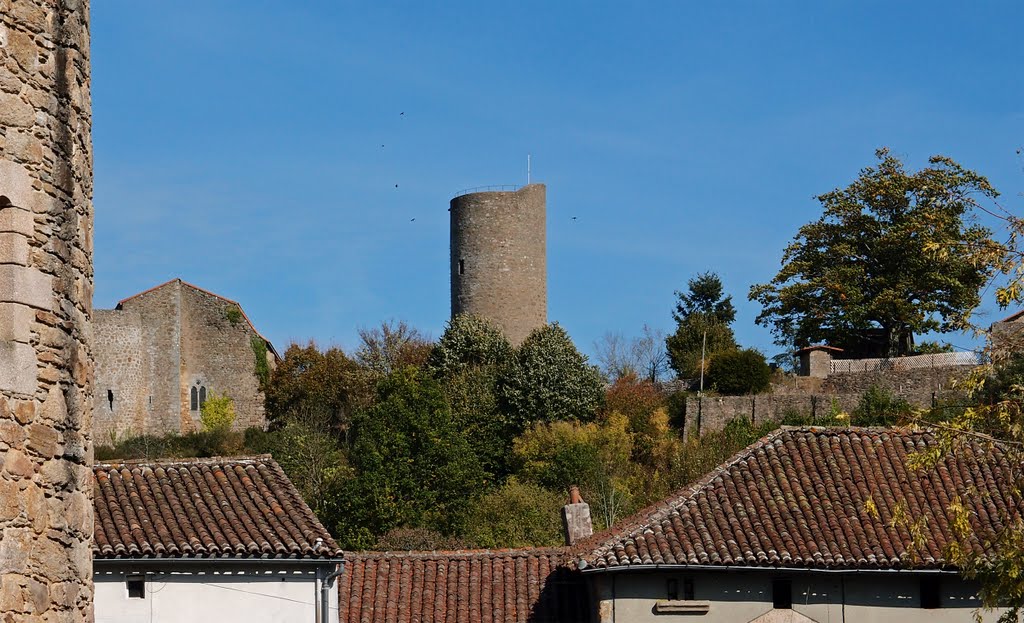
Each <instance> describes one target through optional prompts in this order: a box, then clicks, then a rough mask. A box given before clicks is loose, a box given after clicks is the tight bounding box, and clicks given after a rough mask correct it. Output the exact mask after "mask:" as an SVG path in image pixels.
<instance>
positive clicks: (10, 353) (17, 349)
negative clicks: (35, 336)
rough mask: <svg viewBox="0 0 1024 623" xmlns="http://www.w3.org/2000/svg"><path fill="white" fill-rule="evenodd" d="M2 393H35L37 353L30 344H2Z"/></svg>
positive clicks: (0, 379) (0, 348) (0, 358)
mask: <svg viewBox="0 0 1024 623" xmlns="http://www.w3.org/2000/svg"><path fill="white" fill-rule="evenodd" d="M0 391H3V392H12V393H15V394H24V395H31V394H34V393H35V391H36V351H35V349H33V348H32V347H31V346H29V345H28V344H20V343H18V342H0Z"/></svg>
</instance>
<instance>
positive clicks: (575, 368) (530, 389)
mask: <svg viewBox="0 0 1024 623" xmlns="http://www.w3.org/2000/svg"><path fill="white" fill-rule="evenodd" d="M603 386H604V383H603V381H602V379H601V373H600V372H599V371H598V369H597V368H596V367H595V366H592V365H590V363H588V361H587V358H586V357H585V356H583V355H582V354H581V353H580V352H579V351H578V350H576V345H575V344H573V342H572V339H571V338H570V337H569V334H568V333H566V332H565V329H563V328H562V327H560V326H559V325H558V323H554V324H550V325H545V326H543V327H540V328H539V329H535V330H534V331H533V332H532V333H530V335H529V336H527V338H526V339H525V340H523V343H522V344H520V345H519V348H518V350H516V353H515V356H514V357H513V358H512V360H511V361H510V362H509V364H508V365H507V366H505V368H504V370H502V373H501V376H500V378H499V379H498V399H499V405H500V408H501V410H502V412H503V413H504V414H505V416H506V418H507V419H508V421H509V423H510V424H511V426H512V428H513V430H514V431H517V432H518V431H522V430H524V429H525V428H526V427H527V426H528V425H529V424H531V423H533V422H553V421H557V420H583V421H587V420H591V419H593V417H594V415H595V413H596V412H597V409H598V408H599V407H600V406H601V401H602V400H603V398H604V389H603Z"/></svg>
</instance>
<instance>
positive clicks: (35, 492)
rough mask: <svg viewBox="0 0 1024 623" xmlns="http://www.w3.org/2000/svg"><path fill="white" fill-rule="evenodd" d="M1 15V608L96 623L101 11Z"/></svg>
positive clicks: (54, 8)
mask: <svg viewBox="0 0 1024 623" xmlns="http://www.w3.org/2000/svg"><path fill="white" fill-rule="evenodd" d="M0 7H2V8H0V611H3V612H4V613H5V614H6V615H7V616H8V617H13V620H47V621H50V620H54V621H82V620H85V621H91V620H92V548H91V541H92V534H93V515H92V513H93V506H92V488H93V483H92V469H91V464H92V444H91V441H90V430H91V428H90V419H91V414H92V411H91V405H92V398H91V391H92V359H91V352H90V345H91V337H90V324H89V323H90V317H91V312H92V288H93V267H92V222H93V221H92V219H93V211H92V142H91V132H90V129H91V102H90V97H89V3H88V0H14V1H13V2H11V1H8V2H2V1H0Z"/></svg>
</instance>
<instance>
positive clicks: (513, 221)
mask: <svg viewBox="0 0 1024 623" xmlns="http://www.w3.org/2000/svg"><path fill="white" fill-rule="evenodd" d="M546 201H547V200H546V188H545V187H544V184H529V185H527V186H523V187H522V188H520V189H519V190H517V191H498V192H475V193H468V194H465V195H460V196H458V197H455V198H454V199H452V201H451V207H450V211H451V284H452V316H456V315H458V314H474V315H477V316H482V317H484V318H488V319H490V320H492V321H494V322H495V323H496V324H497V325H498V326H499V327H500V328H501V329H502V330H503V331H504V332H505V335H506V337H508V339H509V341H511V342H512V343H513V344H519V343H520V342H522V341H523V340H524V339H525V338H526V336H527V335H529V334H530V332H531V331H533V330H534V329H536V328H537V327H540V326H543V325H544V324H545V323H546V322H547V319H548V290H547V251H546V240H547V220H546V219H547V216H546V210H547V207H546Z"/></svg>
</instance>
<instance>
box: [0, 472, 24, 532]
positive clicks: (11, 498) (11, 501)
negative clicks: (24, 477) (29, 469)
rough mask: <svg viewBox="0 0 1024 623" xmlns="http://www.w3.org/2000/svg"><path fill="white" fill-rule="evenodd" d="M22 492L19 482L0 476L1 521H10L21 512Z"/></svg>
mask: <svg viewBox="0 0 1024 623" xmlns="http://www.w3.org/2000/svg"><path fill="white" fill-rule="evenodd" d="M21 506H22V504H21V492H20V491H19V489H18V483H16V482H14V481H11V480H5V479H3V478H0V521H10V520H12V519H15V518H17V517H18V515H20V514H21Z"/></svg>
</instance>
